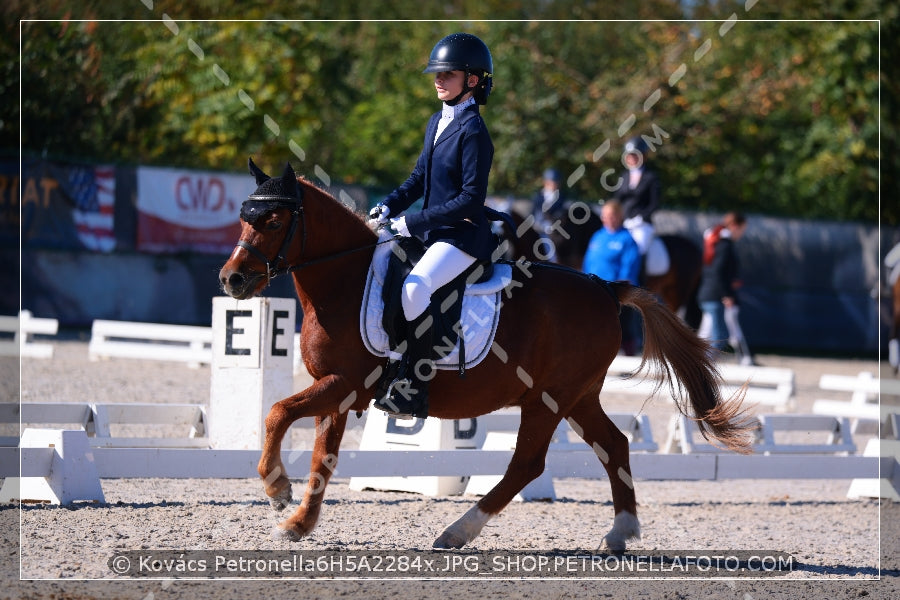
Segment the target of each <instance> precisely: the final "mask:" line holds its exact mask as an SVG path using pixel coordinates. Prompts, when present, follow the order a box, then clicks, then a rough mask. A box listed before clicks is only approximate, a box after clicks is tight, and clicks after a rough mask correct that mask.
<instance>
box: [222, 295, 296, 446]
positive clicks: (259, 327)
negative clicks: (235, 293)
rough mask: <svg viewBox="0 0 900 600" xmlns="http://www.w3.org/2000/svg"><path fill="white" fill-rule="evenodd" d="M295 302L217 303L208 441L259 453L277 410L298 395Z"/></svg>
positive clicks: (228, 301)
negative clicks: (274, 407) (295, 392)
mask: <svg viewBox="0 0 900 600" xmlns="http://www.w3.org/2000/svg"><path fill="white" fill-rule="evenodd" d="M295 322H296V304H295V302H294V300H293V299H292V298H253V299H250V300H234V299H232V298H226V297H217V298H213V319H212V328H213V347H212V369H211V370H212V383H211V389H210V400H209V441H210V446H212V447H213V448H217V449H225V448H227V449H248V450H252V449H260V448H262V443H263V439H264V436H265V418H266V415H267V414H268V413H269V409H271V408H272V405H273V404H275V403H276V402H278V401H279V400H282V399H284V398H287V397H288V396H290V395H291V394H292V393H293V383H294V380H293V354H294V323H295Z"/></svg>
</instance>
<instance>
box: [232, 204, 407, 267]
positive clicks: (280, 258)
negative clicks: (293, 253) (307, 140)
mask: <svg viewBox="0 0 900 600" xmlns="http://www.w3.org/2000/svg"><path fill="white" fill-rule="evenodd" d="M298 222H300V223H301V229H302V230H303V240H302V242H301V246H300V258H301V259H302V258H303V254H304V253H305V252H306V217H305V214H304V212H303V207H302V206H298V207H296V208H293V209H292V210H291V225H290V230H289V231H288V233H287V235H286V236H285V237H284V242H282V244H281V249H280V250H279V251H278V255H277V256H276V257H275V258H274V259H273V260H272V261H270V260H269V259H268V258H266V255H265V254H263V253H262V252H260V251H259V250H258V249H257V248H256V247H254V246H253V245H251V244H249V243H247V242H245V241H244V240H238V242H237V246H238V247H240V248H243V249H245V250H246V251H247V252H249V253H250V254H252V255H253V256H254V257H256V258H257V259H259V260H260V261H262V263H263V264H265V265H266V276H267V277H268V278H269V280H270V281H271V280H272V279H274V278H276V277H278V276H279V275H283V274H285V273H293V272H294V271H299V270H300V269H305V268H306V267H312V266H314V265H318V264H321V263H324V262H329V261H332V260H337V259H339V258H343V257H344V256H348V255H350V254H354V253H356V252H362V251H363V250H368V249H370V248H375V247H376V246H379V245H381V244H386V243H388V242H392V241H394V240H395V239H397V237H399V236H392V237H389V238H387V239H384V240H379V241H377V242H374V243H371V244H366V245H365V246H361V247H359V248H350V249H349V250H342V251H340V252H336V253H334V254H328V255H326V256H321V257H319V258H314V259H311V260H308V261H306V262H302V263H300V264H296V265H287V266H281V263H282V262H284V261H285V254H287V251H288V250H289V249H290V246H291V244H292V243H293V241H294V236H295V235H296V233H297V224H298Z"/></svg>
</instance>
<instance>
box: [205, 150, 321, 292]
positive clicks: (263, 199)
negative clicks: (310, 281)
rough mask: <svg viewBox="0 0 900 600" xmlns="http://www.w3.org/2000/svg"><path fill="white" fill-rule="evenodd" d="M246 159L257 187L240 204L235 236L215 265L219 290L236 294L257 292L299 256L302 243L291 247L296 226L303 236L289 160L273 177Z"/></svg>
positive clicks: (299, 198)
mask: <svg viewBox="0 0 900 600" xmlns="http://www.w3.org/2000/svg"><path fill="white" fill-rule="evenodd" d="M249 165H250V173H251V174H252V175H253V176H254V177H255V178H256V185H257V188H256V191H254V192H253V193H252V194H250V196H248V197H247V199H246V200H245V201H244V203H243V204H242V205H241V237H240V239H239V240H238V242H237V245H236V246H235V249H234V251H233V252H232V253H231V256H230V257H229V259H228V261H227V262H226V263H225V265H224V266H223V267H222V269H221V270H220V271H219V282H220V283H221V286H222V290H223V291H224V292H225V293H226V294H228V295H229V296H232V297H233V298H237V299H239V300H242V299H244V298H252V297H253V296H255V295H256V294H258V293H260V292H261V291H262V290H263V288H265V287H266V285H268V283H269V281H270V280H271V279H272V278H273V277H275V276H277V275H280V274H282V273H286V272H288V271H289V270H290V269H291V266H290V265H291V264H292V262H296V261H297V260H299V258H300V255H302V253H303V244H301V247H300V249H299V251H298V250H296V249H293V248H292V246H293V242H294V238H295V236H296V234H297V229H298V227H299V228H302V236H303V240H304V241H305V239H306V227H305V223H304V222H303V221H304V216H303V188H302V187H301V186H300V185H299V183H298V181H297V176H296V174H295V173H294V169H293V168H292V167H291V165H290V163H288V164H287V165H285V168H284V173H283V174H282V175H281V177H279V178H273V177H269V176H268V175H266V174H265V173H264V172H263V171H262V170H261V169H260V168H259V167H257V166H256V165H255V164H254V163H253V159H250V161H249Z"/></svg>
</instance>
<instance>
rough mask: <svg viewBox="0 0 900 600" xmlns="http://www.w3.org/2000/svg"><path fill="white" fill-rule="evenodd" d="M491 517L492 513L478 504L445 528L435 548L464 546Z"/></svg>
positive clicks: (476, 535)
mask: <svg viewBox="0 0 900 600" xmlns="http://www.w3.org/2000/svg"><path fill="white" fill-rule="evenodd" d="M490 519H491V515H489V514H487V513H486V512H484V511H482V510H481V509H480V508H479V507H478V505H477V504H476V505H475V506H473V507H472V508H470V509H469V510H468V511H466V514H464V515H463V516H461V517H460V518H459V519H457V520H456V522H455V523H453V525H451V526H450V527H448V528H447V529H445V530H444V533H442V534H441V537H439V538H438V539H437V541H435V542H434V547H435V548H462V547H463V546H465V545H466V544H468V543H469V542H471V541H472V540H474V539H475V538H476V537H478V534H479V533H481V529H482V528H483V527H484V525H485V524H486V523H487V522H488V521H489V520H490Z"/></svg>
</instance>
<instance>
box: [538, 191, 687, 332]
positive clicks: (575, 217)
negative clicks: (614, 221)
mask: <svg viewBox="0 0 900 600" xmlns="http://www.w3.org/2000/svg"><path fill="white" fill-rule="evenodd" d="M578 204H582V205H584V206H585V207H587V208H579V209H578V210H575V209H574V208H570V210H568V211H566V213H565V214H564V215H563V216H562V217H560V219H558V221H557V222H556V223H554V225H553V226H552V227H551V228H550V233H549V239H550V241H551V243H552V244H553V247H554V248H555V251H556V262H559V263H560V264H563V265H566V266H568V267H571V268H573V269H581V267H582V264H583V261H584V255H585V253H586V252H587V248H588V244H589V243H590V241H591V236H593V235H594V233H595V232H596V231H597V230H598V229H600V228H601V227H603V223H602V221H601V220H600V216H599V215H598V214H597V213H596V212H595V211H594V210H593V209H592V207H591V206H590V205H587V204H585V203H576V204H574V205H573V207H574V206H577V205H578ZM596 206H600V205H596ZM657 237H658V238H659V239H660V240H662V242H663V244H664V245H665V247H666V251H667V252H668V254H669V270H668V271H666V272H665V273H664V274H662V275H647V274H646V273H645V272H644V271H643V270H642V273H641V280H642V282H643V287H645V288H646V289H648V290H649V291H651V292H653V293H654V294H656V296H657V297H659V298H660V299H661V300H662V302H663V303H664V304H665V305H666V306H667V307H668V308H669V309H670V310H671V311H672V312H674V313H676V314H677V315H679V316H680V317H681V318H682V319H684V321H685V322H686V323H687V324H688V325H689V326H690V327H691V328H692V329H694V330H696V329H697V328H698V327H699V326H700V320H701V318H702V316H703V314H702V312H701V311H700V306H699V305H698V303H697V289H698V288H699V286H700V276H701V273H702V271H703V251H702V250H701V248H700V246H699V245H698V244H695V243H694V242H693V241H691V240H690V239H689V238H687V237H685V236H682V235H675V234H664V235H658V236H657Z"/></svg>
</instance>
